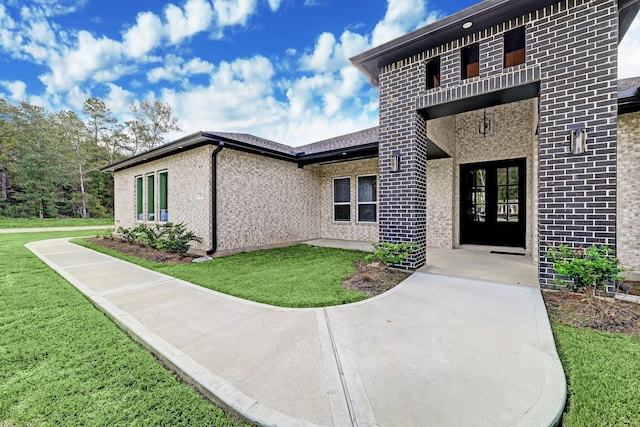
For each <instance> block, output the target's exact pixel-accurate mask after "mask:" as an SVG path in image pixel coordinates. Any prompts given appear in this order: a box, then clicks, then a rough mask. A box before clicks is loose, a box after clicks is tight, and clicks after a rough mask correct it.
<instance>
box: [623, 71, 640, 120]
mask: <svg viewBox="0 0 640 427" xmlns="http://www.w3.org/2000/svg"><path fill="white" fill-rule="evenodd" d="M636 111H640V77H633V78H630V79H622V80H618V113H619V114H626V113H633V112H636Z"/></svg>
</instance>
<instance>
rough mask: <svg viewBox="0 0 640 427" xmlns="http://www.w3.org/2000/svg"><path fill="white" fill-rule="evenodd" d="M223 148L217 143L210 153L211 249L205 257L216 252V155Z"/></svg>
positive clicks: (222, 145) (221, 144)
mask: <svg viewBox="0 0 640 427" xmlns="http://www.w3.org/2000/svg"><path fill="white" fill-rule="evenodd" d="M223 148H224V142H222V141H218V147H217V148H216V149H215V150H213V153H211V247H210V248H209V249H207V255H211V254H213V253H214V252H216V251H217V250H218V182H217V181H218V180H217V175H218V174H217V172H218V153H220V151H222V149H223Z"/></svg>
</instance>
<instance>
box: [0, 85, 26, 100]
mask: <svg viewBox="0 0 640 427" xmlns="http://www.w3.org/2000/svg"><path fill="white" fill-rule="evenodd" d="M0 85H2V86H4V87H5V88H6V89H7V90H8V91H9V98H11V99H12V100H14V101H16V102H20V101H25V100H26V99H27V84H26V83H25V82H23V81H21V80H14V81H12V82H10V81H6V80H4V81H0Z"/></svg>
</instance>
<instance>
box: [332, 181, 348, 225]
mask: <svg viewBox="0 0 640 427" xmlns="http://www.w3.org/2000/svg"><path fill="white" fill-rule="evenodd" d="M333 220H334V221H340V222H343V221H344V222H349V221H351V179H350V178H334V180H333Z"/></svg>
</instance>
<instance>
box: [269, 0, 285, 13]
mask: <svg viewBox="0 0 640 427" xmlns="http://www.w3.org/2000/svg"><path fill="white" fill-rule="evenodd" d="M281 3H282V0H269V7H270V8H271V11H272V12H275V11H276V10H278V9H279V8H280V4H281Z"/></svg>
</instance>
